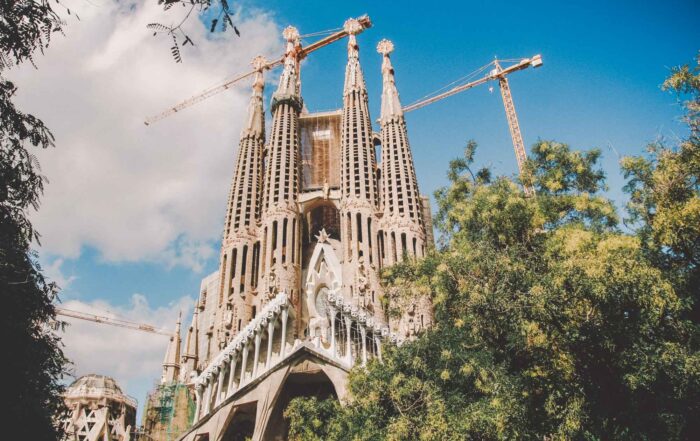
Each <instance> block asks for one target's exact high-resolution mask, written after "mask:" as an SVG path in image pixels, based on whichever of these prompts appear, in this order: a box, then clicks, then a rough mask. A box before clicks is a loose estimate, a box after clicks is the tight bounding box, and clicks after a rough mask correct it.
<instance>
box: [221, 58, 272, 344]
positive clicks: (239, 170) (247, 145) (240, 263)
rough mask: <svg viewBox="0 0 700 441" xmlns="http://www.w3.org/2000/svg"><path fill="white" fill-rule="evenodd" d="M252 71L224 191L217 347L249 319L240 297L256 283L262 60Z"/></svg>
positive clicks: (244, 299)
mask: <svg viewBox="0 0 700 441" xmlns="http://www.w3.org/2000/svg"><path fill="white" fill-rule="evenodd" d="M251 64H252V65H253V68H254V69H255V70H256V72H255V76H254V79H253V86H252V88H253V93H252V95H251V97H250V102H249V104H248V114H247V118H246V120H245V123H244V125H243V129H242V130H241V136H240V140H239V143H238V156H237V158H236V164H235V169H234V173H233V180H232V182H231V192H230V194H229V200H228V208H227V211H226V222H225V225H224V237H223V242H222V247H221V260H220V266H219V276H220V280H221V283H220V288H219V298H218V312H217V323H218V331H217V333H216V339H217V342H216V343H217V345H218V346H221V345H223V344H224V343H225V342H226V341H227V340H229V339H230V338H231V337H232V336H233V335H235V334H236V333H237V332H238V328H239V325H238V324H239V320H240V326H241V327H242V326H245V323H247V321H248V320H249V319H250V317H249V315H250V313H249V310H250V308H251V301H252V298H251V297H250V296H248V297H246V296H247V294H249V293H250V292H251V291H252V290H253V289H254V288H255V286H256V285H257V281H258V277H257V274H255V272H256V270H257V259H258V258H259V251H260V242H259V241H258V240H257V224H258V222H259V220H260V215H261V207H262V202H261V190H262V178H263V155H264V148H265V113H264V110H263V88H264V85H265V82H264V80H263V69H264V67H265V64H266V61H265V59H264V58H263V57H260V56H258V57H255V58H254V59H253V61H252V63H251Z"/></svg>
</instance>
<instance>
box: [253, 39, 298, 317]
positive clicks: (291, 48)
mask: <svg viewBox="0 0 700 441" xmlns="http://www.w3.org/2000/svg"><path fill="white" fill-rule="evenodd" d="M282 35H283V36H284V38H285V40H287V49H286V52H285V59H284V70H283V71H282V75H281V77H280V81H279V86H278V87H277V91H276V92H275V93H274V94H273V95H272V106H271V107H272V109H271V110H272V131H271V133H270V140H269V144H268V154H267V160H266V163H265V180H264V190H263V221H262V225H261V227H260V228H261V232H262V238H263V242H262V260H261V265H260V284H261V287H262V289H263V291H262V296H261V304H260V305H259V306H258V308H259V307H260V306H262V304H263V303H266V301H267V300H269V299H270V298H272V297H274V296H275V295H277V293H278V292H280V291H286V292H287V294H289V295H290V297H291V299H292V303H293V305H294V308H295V309H296V308H298V307H299V306H300V302H299V280H300V277H301V275H300V273H301V269H300V262H301V255H300V254H301V253H300V243H301V242H300V237H299V236H300V225H299V224H300V214H299V210H298V207H297V199H298V197H299V193H300V191H301V188H300V177H299V174H300V168H301V167H300V165H301V164H300V157H299V156H300V155H299V150H300V146H299V143H300V140H299V113H301V109H302V99H301V93H300V81H299V76H298V75H299V48H300V41H299V32H298V31H297V30H296V28H294V27H292V26H289V27H287V28H286V29H285V30H284V32H283V34H282Z"/></svg>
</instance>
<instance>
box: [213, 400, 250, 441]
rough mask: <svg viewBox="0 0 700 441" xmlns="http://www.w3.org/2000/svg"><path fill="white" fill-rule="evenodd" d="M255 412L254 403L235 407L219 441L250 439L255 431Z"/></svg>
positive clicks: (243, 440)
mask: <svg viewBox="0 0 700 441" xmlns="http://www.w3.org/2000/svg"><path fill="white" fill-rule="evenodd" d="M256 411H257V405H256V403H255V402H253V403H246V404H241V405H240V406H238V407H236V409H235V413H234V414H233V417H232V418H231V421H230V422H229V424H228V427H227V428H226V432H224V435H223V437H222V438H221V441H245V440H247V439H250V438H252V437H253V432H254V431H255V413H256Z"/></svg>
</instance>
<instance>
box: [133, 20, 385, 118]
mask: <svg viewBox="0 0 700 441" xmlns="http://www.w3.org/2000/svg"><path fill="white" fill-rule="evenodd" d="M357 21H358V22H359V23H360V25H361V26H362V30H361V31H360V32H362V31H364V30H365V29H368V28H370V27H371V26H372V22H371V21H370V19H369V16H367V15H363V16H361V17H358V18H357ZM320 33H324V32H320ZM316 34H319V33H316ZM310 35H314V34H310ZM347 35H348V33H347V32H346V31H345V30H344V29H341V30H338V31H337V32H334V33H333V34H331V35H329V36H327V37H325V38H322V39H321V40H319V41H317V42H315V43H312V44H310V45H308V46H305V47H301V48H300V49H299V61H301V60H302V59H304V58H306V57H307V56H308V55H309V54H310V53H311V52H313V51H315V50H317V49H320V48H322V47H324V46H328V45H329V44H331V43H334V42H336V41H338V40H340V39H341V38H344V37H346V36H347ZM282 63H284V55H283V56H281V57H280V58H278V59H276V60H274V61H271V62H269V63H265V64H263V65H262V67H258V68H256V69H253V70H251V71H249V72H246V73H244V74H240V75H237V76H235V77H233V78H231V79H230V80H228V81H226V82H224V83H222V84H220V85H218V86H214V87H211V88H209V89H207V90H205V91H204V92H202V93H200V94H198V95H195V96H193V97H191V98H189V99H187V100H185V101H183V102H181V103H179V104H176V105H175V106H173V107H171V108H169V109H167V110H165V111H164V112H161V113H159V114H158V115H154V116H151V117H148V118H146V120H145V121H144V124H146V125H147V126H149V125H151V124H153V123H155V122H158V121H160V120H162V119H164V118H167V117H168V116H170V115H173V114H175V113H177V112H179V111H181V110H183V109H186V108H188V107H191V106H193V105H195V104H197V103H200V102H202V101H204V100H206V99H207V98H211V97H212V96H214V95H217V94H219V93H221V92H223V91H225V90H228V89H230V88H231V87H233V86H234V85H235V84H236V83H238V82H239V81H241V80H244V79H246V78H248V77H250V76H252V75H253V74H255V72H258V71H259V70H269V69H272V68H274V67H276V66H280V65H281V64H282Z"/></svg>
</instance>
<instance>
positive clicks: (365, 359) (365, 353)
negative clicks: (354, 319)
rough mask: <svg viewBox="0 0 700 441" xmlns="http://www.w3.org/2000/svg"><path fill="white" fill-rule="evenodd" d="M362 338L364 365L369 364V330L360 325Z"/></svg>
mask: <svg viewBox="0 0 700 441" xmlns="http://www.w3.org/2000/svg"><path fill="white" fill-rule="evenodd" d="M360 336H361V337H362V365H363V366H364V365H366V364H367V342H366V338H367V330H366V329H365V327H364V326H363V325H360Z"/></svg>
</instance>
